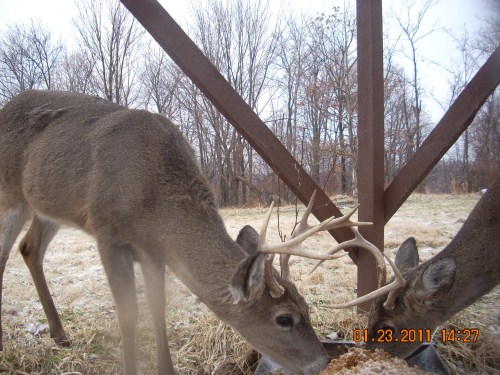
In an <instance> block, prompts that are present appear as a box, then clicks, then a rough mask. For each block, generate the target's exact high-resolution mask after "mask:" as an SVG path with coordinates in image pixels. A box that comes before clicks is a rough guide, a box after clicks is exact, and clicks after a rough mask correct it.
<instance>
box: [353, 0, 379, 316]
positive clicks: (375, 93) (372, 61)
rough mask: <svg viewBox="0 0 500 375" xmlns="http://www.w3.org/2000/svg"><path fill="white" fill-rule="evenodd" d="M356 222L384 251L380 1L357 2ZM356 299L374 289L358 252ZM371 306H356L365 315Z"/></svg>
mask: <svg viewBox="0 0 500 375" xmlns="http://www.w3.org/2000/svg"><path fill="white" fill-rule="evenodd" d="M356 8H357V35H358V36H357V42H358V45H357V53H358V146H359V148H358V150H359V151H358V192H359V203H360V207H359V219H360V221H369V222H372V223H373V225H371V226H364V227H361V228H360V232H361V234H362V235H363V236H364V237H365V238H366V239H367V240H369V241H371V242H372V243H373V244H375V246H377V247H378V248H379V249H380V250H382V251H383V249H384V223H385V222H384V82H383V45H382V1H381V0H357V2H356ZM357 265H358V296H362V295H365V294H367V293H369V292H371V291H372V290H375V289H376V288H377V269H376V264H375V260H374V259H373V257H372V256H370V255H369V254H367V252H366V251H363V250H362V249H358V262H357ZM370 305H371V302H368V303H365V304H362V305H359V306H358V312H364V311H368V310H369V308H370Z"/></svg>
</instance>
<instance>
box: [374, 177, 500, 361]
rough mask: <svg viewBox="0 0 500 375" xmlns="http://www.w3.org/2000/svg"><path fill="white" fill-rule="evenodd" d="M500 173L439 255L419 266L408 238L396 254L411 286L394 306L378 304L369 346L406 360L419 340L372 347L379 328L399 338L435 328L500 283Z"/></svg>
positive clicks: (411, 239)
mask: <svg viewBox="0 0 500 375" xmlns="http://www.w3.org/2000/svg"><path fill="white" fill-rule="evenodd" d="M499 235H500V175H499V176H498V177H497V178H496V180H495V181H494V183H493V184H492V185H491V186H490V188H489V189H488V191H487V192H486V193H485V194H484V195H483V196H482V197H481V199H480V200H479V202H478V203H477V205H476V207H475V208H474V209H473V210H472V212H471V213H470V215H469V217H468V218H467V220H466V221H465V223H464V225H463V226H462V228H461V229H460V231H459V232H458V233H457V235H456V236H455V237H454V238H453V240H452V241H451V242H450V243H449V244H448V245H447V246H446V248H445V249H443V250H442V251H441V252H439V253H438V254H437V255H436V256H434V257H432V258H431V259H429V260H427V261H426V262H424V263H422V264H420V265H418V263H419V257H418V250H417V246H416V242H415V239H414V238H409V239H408V240H406V241H405V242H404V243H403V244H402V245H401V247H400V248H399V250H398V252H397V255H396V259H395V262H396V266H397V267H398V268H399V270H400V271H401V273H402V276H403V278H404V279H405V281H406V286H405V287H404V288H403V289H401V290H400V291H399V292H398V293H395V303H394V306H392V307H390V308H388V307H387V306H384V297H380V298H378V299H377V300H376V301H375V302H374V303H373V305H372V308H371V310H370V316H369V321H368V347H370V348H376V347H377V348H382V349H384V350H386V351H388V352H389V353H391V354H393V355H396V356H399V357H402V358H406V357H408V356H409V355H410V354H411V353H412V352H414V351H415V349H416V348H417V347H418V346H419V342H414V343H404V344H403V343H400V342H396V341H395V340H393V342H387V343H372V342H371V340H372V338H373V339H375V338H376V337H377V335H378V334H377V331H378V330H379V329H384V330H385V329H389V330H391V331H392V334H393V337H394V338H400V337H401V330H403V329H404V330H413V329H415V330H420V329H422V330H431V332H434V330H435V329H436V328H437V326H438V325H440V324H441V323H443V322H445V321H446V320H448V319H449V318H451V317H452V316H453V315H454V314H456V313H457V312H459V311H460V310H462V309H464V308H465V307H467V306H469V305H471V304H472V303H474V302H475V301H476V300H478V299H479V298H480V297H481V296H483V295H484V294H486V293H487V292H488V291H490V290H491V289H492V288H494V287H495V286H496V285H498V283H499V282H500V242H499V239H498V236H499Z"/></svg>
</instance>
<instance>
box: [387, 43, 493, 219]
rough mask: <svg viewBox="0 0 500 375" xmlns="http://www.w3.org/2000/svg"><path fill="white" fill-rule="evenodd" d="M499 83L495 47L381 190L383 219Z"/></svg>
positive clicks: (446, 148) (393, 211)
mask: <svg viewBox="0 0 500 375" xmlns="http://www.w3.org/2000/svg"><path fill="white" fill-rule="evenodd" d="M499 83H500V47H497V49H496V50H495V51H494V52H493V54H492V55H491V56H490V58H489V59H488V60H487V61H486V62H485V63H484V65H483V66H482V67H481V68H480V69H479V71H478V72H477V73H476V75H475V76H474V78H472V80H471V81H470V82H469V83H468V84H467V86H466V87H465V88H464V90H463V91H462V92H461V93H460V95H459V96H458V98H457V99H456V100H455V101H454V102H453V104H452V105H451V106H450V108H449V109H448V111H447V112H446V113H445V115H444V116H443V118H442V119H441V120H440V121H439V123H438V124H437V125H436V127H435V128H434V130H432V132H431V133H430V134H429V136H428V137H427V138H426V139H425V141H424V143H422V145H421V146H420V148H419V149H418V150H417V152H415V154H414V155H413V157H412V158H411V159H410V161H409V162H408V163H407V164H406V165H405V166H404V167H403V168H402V169H401V171H400V172H399V173H398V175H397V176H396V178H395V179H394V180H393V181H392V182H391V184H390V185H389V186H388V187H387V189H386V191H385V194H384V215H385V223H387V222H388V221H389V220H390V219H391V217H392V216H393V215H394V214H395V213H396V211H397V210H398V209H399V207H401V205H402V204H403V203H404V202H405V201H406V199H407V198H408V197H409V196H410V194H411V193H412V191H413V190H414V189H415V188H416V187H417V186H418V184H419V183H420V182H422V180H423V179H424V178H425V176H426V175H427V174H428V173H429V172H430V171H431V169H432V168H433V167H434V166H435V165H436V164H437V163H438V162H439V160H440V159H441V158H442V157H443V155H444V154H445V153H446V152H447V151H448V150H449V149H450V147H451V146H452V145H453V144H454V143H455V142H456V141H457V139H458V138H459V137H460V135H461V134H462V133H463V132H464V131H465V130H466V129H467V127H468V126H469V125H470V124H471V122H472V120H474V117H475V116H476V114H477V112H478V111H479V109H480V108H481V106H482V105H483V104H484V102H485V101H486V99H488V97H489V96H490V95H491V93H492V92H493V91H494V90H495V88H496V87H497V86H498V84H499Z"/></svg>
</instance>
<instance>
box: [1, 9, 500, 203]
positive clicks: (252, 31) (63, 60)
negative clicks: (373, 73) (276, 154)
mask: <svg viewBox="0 0 500 375" xmlns="http://www.w3.org/2000/svg"><path fill="white" fill-rule="evenodd" d="M433 3H434V1H430V0H427V1H425V2H423V3H414V4H412V5H411V6H412V7H419V12H416V13H415V14H417V15H418V16H415V18H414V19H412V18H406V19H405V18H404V17H403V16H398V15H394V17H395V18H396V19H397V21H398V23H399V25H400V29H401V35H400V38H398V41H396V42H394V39H389V38H386V40H385V50H384V56H385V57H384V58H385V72H384V74H385V165H386V175H385V178H386V183H387V184H388V183H390V181H391V180H392V178H394V176H395V175H396V174H397V172H398V171H399V170H400V168H401V167H402V166H403V165H404V164H405V163H406V162H407V161H408V160H409V158H410V157H411V156H412V155H413V153H414V152H415V150H416V149H417V148H418V147H419V145H420V144H421V142H422V141H423V140H424V139H425V136H426V134H427V133H428V132H429V131H430V129H431V128H432V126H433V125H434V124H431V123H430V120H429V114H428V112H426V108H425V107H424V105H423V104H422V97H423V96H424V89H423V85H422V82H421V80H420V70H421V67H420V65H419V64H420V62H419V59H420V57H419V55H418V51H419V48H418V47H419V43H422V39H423V38H424V36H425V35H426V34H428V32H429V31H427V30H423V29H422V26H421V23H422V19H423V18H424V17H425V15H426V13H427V12H428V10H429V9H431V8H432V6H433ZM76 4H77V8H78V15H77V17H76V18H75V19H74V20H73V26H74V37H73V38H71V41H72V42H71V43H70V44H69V45H65V44H63V43H62V42H61V41H60V39H59V38H58V37H57V36H55V35H53V34H52V33H51V32H50V31H49V29H48V28H46V27H45V26H43V25H42V24H41V22H39V21H36V20H32V21H31V22H30V23H28V24H12V25H7V27H5V28H4V29H3V31H2V32H1V34H0V105H2V104H3V103H5V102H6V101H7V100H9V99H10V98H11V97H13V96H15V95H16V94H18V93H19V92H20V91H23V90H26V89H31V88H38V89H51V90H66V91H77V92H83V93H88V94H93V95H98V96H101V97H104V98H107V99H109V100H111V101H113V102H116V103H119V104H122V105H125V106H128V107H135V108H139V107H140V108H147V109H150V110H153V111H157V112H159V113H162V114H164V115H165V116H167V117H169V118H170V119H172V120H173V121H174V122H176V123H177V124H179V126H180V127H181V129H182V131H183V132H184V134H185V135H186V137H187V138H188V139H189V140H190V142H191V144H192V145H193V147H194V148H195V151H196V153H197V156H198V158H199V160H200V163H201V166H202V168H203V170H204V171H205V173H206V175H207V176H208V178H209V180H210V181H211V183H212V185H213V187H214V191H215V192H216V196H217V199H218V201H219V204H220V205H223V206H224V205H244V204H249V203H255V202H257V201H260V202H262V203H265V202H266V200H267V199H268V198H269V196H271V195H280V196H281V197H282V199H286V200H291V199H292V198H293V195H292V194H291V192H290V191H288V189H287V188H286V187H285V186H284V185H283V184H282V183H280V182H279V181H278V180H277V178H276V176H275V175H274V174H273V173H272V171H271V169H270V168H269V167H268V166H267V165H266V164H265V163H263V161H262V160H261V159H260V158H259V157H258V155H256V153H255V152H254V151H253V150H252V148H251V147H250V146H249V145H248V143H247V142H246V141H245V140H244V139H243V138H242V137H241V136H240V135H239V134H238V133H237V132H236V131H235V130H234V128H233V127H232V126H231V125H230V124H229V123H228V122H227V120H226V119H225V118H224V117H223V116H222V115H221V114H220V113H219V112H218V111H217V110H216V109H215V108H214V107H213V106H212V105H211V103H210V101H209V100H207V99H206V98H205V97H204V96H203V95H202V94H201V93H200V91H199V90H198V89H197V88H196V86H195V85H194V84H193V83H192V82H191V81H190V80H189V79H187V78H186V77H185V76H184V75H183V73H182V72H181V71H180V70H179V68H178V67H177V66H176V65H175V64H174V63H173V62H172V61H171V60H170V59H169V58H168V56H167V55H166V54H165V53H164V52H163V51H162V50H160V49H159V47H157V46H156V44H155V42H153V41H151V39H150V38H149V37H148V35H146V34H145V33H144V31H143V29H142V27H141V26H140V25H139V24H138V23H137V22H136V21H135V19H134V18H133V17H132V16H131V15H130V14H129V13H128V11H127V10H126V9H125V8H124V7H123V6H122V5H121V4H120V3H119V1H117V0H99V1H91V0H82V1H78V2H77V3H76ZM407 14H410V12H407ZM496 21H498V20H491V22H486V23H485V25H486V27H485V29H484V30H483V31H482V34H481V35H478V36H477V38H476V37H475V38H472V37H471V36H470V35H469V34H468V33H466V32H464V34H463V35H461V36H459V37H456V43H457V46H458V47H459V48H460V51H461V53H462V56H461V60H460V61H457V62H456V63H455V64H453V68H452V69H450V70H449V71H448V72H447V74H448V75H449V77H451V78H450V84H449V90H450V103H451V101H452V100H453V99H454V98H455V97H456V95H457V94H458V93H459V92H460V91H461V89H462V88H463V87H464V86H465V84H466V83H467V82H468V80H469V79H470V78H471V77H472V76H473V74H474V73H475V72H476V71H477V69H478V68H479V66H480V64H481V63H482V62H483V61H484V60H485V59H486V58H487V57H488V56H489V55H490V54H491V53H492V52H493V50H494V49H495V48H496V47H497V45H498V41H499V40H500V30H499V26H498V25H499V23H498V22H496ZM185 29H186V31H187V32H188V34H189V35H190V36H191V38H192V39H193V40H194V41H195V42H196V43H197V45H198V46H199V48H200V49H201V50H202V51H203V52H204V53H205V55H206V56H207V57H208V58H209V59H210V60H211V61H212V63H213V64H214V65H215V66H216V67H217V68H218V69H219V70H220V72H221V73H222V74H223V75H224V76H225V77H226V79H227V80H228V81H229V83H230V84H231V85H232V86H233V87H234V88H235V89H236V90H237V91H238V92H239V93H240V95H241V96H242V97H243V98H244V99H245V100H246V101H247V103H248V104H249V105H250V106H251V107H252V108H253V109H254V110H255V111H256V113H258V114H259V115H260V116H261V118H262V119H263V120H264V121H265V122H266V123H267V124H268V126H269V127H270V128H271V129H272V130H273V132H274V133H275V134H276V136H277V137H278V138H279V139H280V140H281V141H282V142H283V144H284V145H285V146H286V148H287V149H288V150H289V151H290V152H291V153H292V154H293V155H294V157H295V158H296V159H297V160H299V161H300V163H302V165H303V166H304V167H305V168H306V170H307V171H308V172H309V173H310V175H311V176H312V178H313V179H314V180H315V181H316V182H317V183H318V184H319V185H320V186H321V187H323V188H324V189H325V191H326V192H327V193H328V194H331V195H333V194H355V193H356V180H357V176H356V170H357V132H356V130H357V115H356V113H357V108H356V106H357V102H356V99H357V72H356V19H355V10H354V9H353V8H351V7H349V6H347V5H346V6H345V7H344V8H339V7H335V8H333V9H329V10H328V13H325V14H321V15H316V16H314V17H311V16H297V15H287V14H286V11H283V12H281V13H280V14H273V12H272V11H271V9H270V8H269V5H268V3H266V2H265V1H263V0H262V1H252V2H248V1H243V0H232V1H225V2H223V1H219V2H215V1H213V2H202V1H199V3H198V5H197V6H193V12H192V17H191V21H190V23H189V25H188V26H185ZM402 45H405V46H406V50H409V51H412V52H411V53H410V54H407V55H406V56H407V58H408V61H409V62H410V64H409V65H410V66H411V69H409V70H408V69H405V68H404V67H403V66H401V64H398V63H397V61H398V60H397V56H398V54H401V52H400V48H401V46H402ZM443 71H444V68H443ZM448 104H449V103H448ZM443 106H445V107H446V106H447V104H443ZM499 122H500V97H499V91H498V90H497V91H496V92H495V93H494V94H493V95H492V96H491V97H490V98H489V99H488V101H487V103H486V104H485V105H484V106H483V108H482V109H481V111H480V112H479V114H478V116H477V117H476V119H475V120H474V124H473V126H472V127H470V128H469V130H468V131H467V134H465V135H464V137H462V138H461V140H460V141H459V142H458V143H457V145H456V146H455V147H454V148H453V149H452V151H451V152H449V153H448V155H447V156H446V157H445V158H444V159H443V160H442V161H441V163H440V164H439V165H438V167H436V168H435V169H434V171H433V172H432V173H431V175H430V176H429V177H428V178H427V179H426V181H425V182H424V183H423V184H422V187H421V189H423V190H430V191H436V192H467V191H475V190H478V189H480V188H483V187H484V186H486V185H487V184H488V182H489V181H491V179H492V177H493V175H494V174H496V173H498V171H499V170H500V124H499Z"/></svg>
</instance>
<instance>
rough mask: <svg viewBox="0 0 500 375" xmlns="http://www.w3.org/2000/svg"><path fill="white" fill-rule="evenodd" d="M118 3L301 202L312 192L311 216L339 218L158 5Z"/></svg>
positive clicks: (347, 234) (343, 234)
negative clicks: (313, 203)
mask: <svg viewBox="0 0 500 375" xmlns="http://www.w3.org/2000/svg"><path fill="white" fill-rule="evenodd" d="M121 2H122V3H123V4H124V5H125V6H126V7H127V8H128V9H129V11H130V12H131V13H132V14H133V15H134V16H135V18H136V19H137V20H138V21H139V22H140V23H141V24H142V25H143V26H144V28H145V29H146V30H147V31H148V32H149V33H150V34H151V35H152V36H153V38H154V39H155V40H156V41H157V42H158V44H159V45H160V46H161V47H162V48H163V49H164V50H165V51H166V52H167V53H168V54H169V56H170V57H171V58H172V60H173V61H174V62H175V63H176V64H177V65H178V66H179V67H180V68H181V69H182V71H183V72H184V73H185V74H186V75H187V76H188V77H189V78H190V79H191V80H192V81H193V82H194V83H195V84H196V86H198V88H199V89H200V90H201V91H202V92H203V94H205V96H206V97H207V98H208V99H209V100H210V101H211V102H212V103H213V105H214V106H215V107H216V108H217V109H218V110H219V111H220V112H221V113H222V114H223V115H224V116H225V117H226V118H227V120H228V121H229V122H230V123H231V124H232V125H233V126H234V127H235V128H236V129H237V130H238V132H240V133H241V134H242V135H243V137H244V138H245V139H246V140H247V141H248V143H249V144H250V145H251V146H252V147H253V148H254V149H255V150H256V151H257V152H258V153H259V155H260V156H261V157H262V158H263V159H264V161H266V163H268V164H269V165H270V166H271V168H272V169H273V170H274V171H275V173H276V174H277V175H278V177H279V178H280V179H281V180H283V182H285V184H286V185H287V186H288V187H289V188H290V189H291V190H292V191H293V192H294V193H295V195H296V196H297V197H298V198H299V199H300V200H301V201H302V202H304V203H307V202H309V199H310V197H311V195H312V193H313V192H314V191H315V190H316V191H317V193H316V203H315V207H314V208H313V211H312V212H313V214H314V215H315V216H316V217H317V218H318V219H319V220H325V219H327V218H328V217H331V216H333V215H335V216H340V215H342V213H341V212H340V210H339V209H338V208H337V207H336V206H335V205H334V204H333V203H332V202H331V201H330V199H329V198H328V197H327V196H326V194H325V193H324V192H323V191H322V190H321V188H320V187H319V186H317V185H316V183H315V182H314V181H313V180H312V179H311V178H310V176H309V175H308V174H307V173H306V172H305V171H304V169H303V168H302V166H301V165H300V164H299V163H298V162H297V161H296V160H295V159H294V158H293V156H292V155H291V154H290V153H289V152H288V151H287V150H286V149H285V147H284V146H283V144H282V143H281V142H280V141H279V140H278V139H277V138H276V137H275V136H274V134H273V133H272V132H271V131H270V130H269V128H268V127H267V126H266V125H265V124H264V123H263V122H262V120H261V119H260V118H259V117H258V116H257V115H256V114H255V112H254V111H253V110H252V108H251V107H250V106H249V105H248V104H247V103H246V102H245V101H244V100H243V99H242V98H241V96H240V95H239V94H238V93H237V92H236V91H235V90H234V89H233V88H232V87H231V85H230V84H229V83H228V82H227V81H226V79H225V78H224V77H223V76H222V75H221V74H220V73H219V71H218V70H217V69H216V68H215V67H214V66H213V65H212V63H211V62H210V61H209V60H208V59H207V58H206V57H205V55H204V54H203V53H202V52H201V51H200V50H199V49H198V47H197V46H196V45H195V44H194V42H193V41H192V40H191V39H190V38H189V37H188V36H187V35H186V33H185V32H184V31H183V30H182V29H181V28H180V27H179V25H178V24H177V23H176V22H175V21H174V19H173V18H172V17H171V16H170V15H169V14H168V13H167V11H166V10H165V9H164V8H163V7H162V6H161V5H160V4H159V3H158V1H156V0H121ZM331 233H332V235H333V236H334V237H335V239H336V240H337V241H346V240H348V239H351V238H352V237H353V234H352V232H351V230H350V229H348V228H342V229H339V230H335V231H333V232H331ZM352 257H353V258H355V257H354V256H352Z"/></svg>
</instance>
